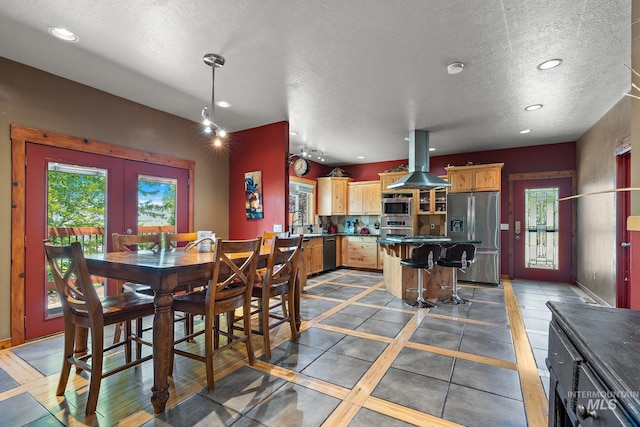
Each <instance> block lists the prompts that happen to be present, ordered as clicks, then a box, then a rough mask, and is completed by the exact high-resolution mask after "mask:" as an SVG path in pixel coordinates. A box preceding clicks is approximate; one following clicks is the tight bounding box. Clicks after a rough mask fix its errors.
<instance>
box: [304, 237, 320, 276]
mask: <svg viewBox="0 0 640 427" xmlns="http://www.w3.org/2000/svg"><path fill="white" fill-rule="evenodd" d="M302 247H303V248H304V250H303V251H302V262H304V267H305V271H306V272H307V276H311V275H312V274H316V273H320V272H322V261H323V259H322V249H323V242H322V237H311V238H309V240H305V241H304V242H302Z"/></svg>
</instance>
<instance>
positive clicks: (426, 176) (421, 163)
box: [387, 130, 451, 190]
mask: <svg viewBox="0 0 640 427" xmlns="http://www.w3.org/2000/svg"><path fill="white" fill-rule="evenodd" d="M436 187H451V183H449V182H447V181H445V180H444V179H442V178H440V177H439V176H437V175H434V174H432V173H430V172H429V132H428V131H426V130H413V131H411V133H410V134H409V174H407V175H405V176H403V177H402V178H400V179H399V180H397V181H396V182H394V183H393V184H391V185H389V186H388V187H387V188H388V189H389V190H404V189H407V190H429V189H432V188H436Z"/></svg>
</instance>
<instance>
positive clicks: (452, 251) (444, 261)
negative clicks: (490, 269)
mask: <svg viewBox="0 0 640 427" xmlns="http://www.w3.org/2000/svg"><path fill="white" fill-rule="evenodd" d="M475 256H476V247H475V245H473V244H471V243H458V244H457V245H454V246H451V247H449V248H447V251H446V253H445V257H444V258H440V259H439V260H438V265H440V266H442V267H450V268H452V269H453V277H452V282H453V294H452V295H451V296H450V297H449V298H448V299H446V300H444V301H442V302H443V303H445V304H465V303H467V300H466V299H464V298H462V297H461V296H459V295H458V269H460V271H463V272H464V270H465V269H466V268H467V267H469V266H470V265H471V264H472V263H473V259H474V258H475Z"/></svg>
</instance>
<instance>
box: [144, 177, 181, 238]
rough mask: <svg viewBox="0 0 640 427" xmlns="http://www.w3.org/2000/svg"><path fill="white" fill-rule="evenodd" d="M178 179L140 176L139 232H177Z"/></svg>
mask: <svg viewBox="0 0 640 427" xmlns="http://www.w3.org/2000/svg"><path fill="white" fill-rule="evenodd" d="M177 188H178V180H177V179H174V178H164V177H157V176H148V175H139V176H138V233H140V234H146V233H158V232H165V233H174V232H176V204H177Z"/></svg>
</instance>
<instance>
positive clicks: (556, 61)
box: [538, 59, 562, 70]
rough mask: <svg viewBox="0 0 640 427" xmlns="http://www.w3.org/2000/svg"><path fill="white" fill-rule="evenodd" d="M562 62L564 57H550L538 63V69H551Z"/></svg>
mask: <svg viewBox="0 0 640 427" xmlns="http://www.w3.org/2000/svg"><path fill="white" fill-rule="evenodd" d="M560 64H562V59H550V60H548V61H544V62H543V63H541V64H540V65H538V70H550V69H551V68H555V67H557V66H558V65H560Z"/></svg>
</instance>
